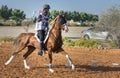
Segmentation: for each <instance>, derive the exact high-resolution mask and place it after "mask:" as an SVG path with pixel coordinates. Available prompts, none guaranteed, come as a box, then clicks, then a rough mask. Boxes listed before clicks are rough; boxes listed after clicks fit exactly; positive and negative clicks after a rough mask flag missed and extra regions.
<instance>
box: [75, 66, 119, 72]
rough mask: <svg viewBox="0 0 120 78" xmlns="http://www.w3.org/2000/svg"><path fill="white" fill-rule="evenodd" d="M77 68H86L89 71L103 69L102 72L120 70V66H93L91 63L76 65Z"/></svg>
mask: <svg viewBox="0 0 120 78" xmlns="http://www.w3.org/2000/svg"><path fill="white" fill-rule="evenodd" d="M79 68H80V69H79ZM76 69H77V71H81V69H86V70H89V71H101V72H110V71H120V67H110V66H98V67H92V66H91V65H76Z"/></svg>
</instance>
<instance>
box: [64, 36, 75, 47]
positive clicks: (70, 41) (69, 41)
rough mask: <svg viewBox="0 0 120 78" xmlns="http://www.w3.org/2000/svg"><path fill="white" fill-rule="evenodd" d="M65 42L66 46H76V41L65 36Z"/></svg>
mask: <svg viewBox="0 0 120 78" xmlns="http://www.w3.org/2000/svg"><path fill="white" fill-rule="evenodd" d="M63 44H64V45H65V46H74V44H75V42H74V41H72V40H68V39H66V38H65V39H63Z"/></svg>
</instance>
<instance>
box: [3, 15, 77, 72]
mask: <svg viewBox="0 0 120 78" xmlns="http://www.w3.org/2000/svg"><path fill="white" fill-rule="evenodd" d="M60 19H61V20H62V25H60V21H59V20H60ZM64 19H65V17H64ZM64 19H63V17H61V15H58V16H56V18H55V19H54V20H53V25H52V28H51V29H50V31H49V34H48V38H47V39H46V41H45V47H46V49H45V51H47V53H48V57H49V64H48V65H47V66H48V68H49V71H50V72H54V70H53V67H52V59H53V58H52V54H53V52H56V53H59V52H61V53H62V54H63V55H65V57H66V58H67V60H68V62H69V66H70V67H71V68H72V69H74V68H75V65H74V64H73V62H72V59H71V58H70V56H69V55H68V53H67V52H65V50H64V49H63V48H62V43H63V41H62V35H61V32H62V30H65V29H66V28H67V27H66V25H65V22H64ZM67 29H68V28H67ZM39 43H40V42H39V41H38V39H37V38H36V36H35V33H30V32H29V33H21V34H20V35H18V37H17V38H16V39H15V41H14V43H13V53H12V55H11V57H10V58H9V59H8V61H7V62H5V65H8V64H9V63H10V62H11V61H12V60H13V58H14V57H15V56H16V55H17V54H18V53H19V52H21V51H22V50H23V49H25V48H28V50H27V51H26V53H25V54H24V55H23V58H24V60H23V63H24V67H25V68H26V69H30V67H29V65H28V64H27V62H26V59H27V57H28V56H29V55H30V54H31V53H32V52H33V51H34V50H35V49H39V48H40V45H39Z"/></svg>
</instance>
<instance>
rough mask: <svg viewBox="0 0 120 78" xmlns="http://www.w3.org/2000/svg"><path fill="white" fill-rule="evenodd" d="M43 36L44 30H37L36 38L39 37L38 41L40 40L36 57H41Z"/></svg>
mask: <svg viewBox="0 0 120 78" xmlns="http://www.w3.org/2000/svg"><path fill="white" fill-rule="evenodd" d="M44 35H45V31H44V30H38V36H39V39H40V49H39V52H38V55H41V56H42V54H43V52H42V50H43V46H44V43H43V41H44Z"/></svg>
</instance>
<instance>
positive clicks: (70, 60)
mask: <svg viewBox="0 0 120 78" xmlns="http://www.w3.org/2000/svg"><path fill="white" fill-rule="evenodd" d="M62 54H63V55H65V56H66V58H67V60H68V62H69V64H70V65H67V66H70V67H72V69H75V65H74V64H73V62H72V59H71V58H70V56H69V55H68V53H66V52H65V51H64V50H63V52H62Z"/></svg>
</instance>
